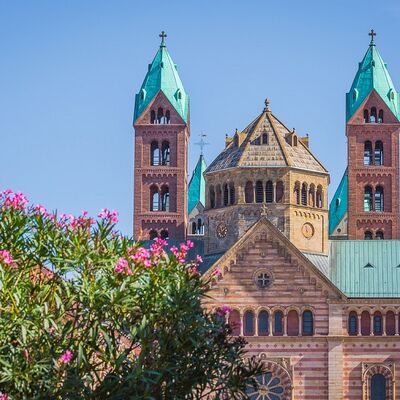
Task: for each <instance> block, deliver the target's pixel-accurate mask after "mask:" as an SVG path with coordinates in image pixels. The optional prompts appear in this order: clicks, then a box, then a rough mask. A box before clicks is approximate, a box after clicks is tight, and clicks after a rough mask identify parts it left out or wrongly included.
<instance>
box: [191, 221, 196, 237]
mask: <svg viewBox="0 0 400 400" xmlns="http://www.w3.org/2000/svg"><path fill="white" fill-rule="evenodd" d="M196 232H197V225H196V222H195V221H193V222H192V235H195V234H196Z"/></svg>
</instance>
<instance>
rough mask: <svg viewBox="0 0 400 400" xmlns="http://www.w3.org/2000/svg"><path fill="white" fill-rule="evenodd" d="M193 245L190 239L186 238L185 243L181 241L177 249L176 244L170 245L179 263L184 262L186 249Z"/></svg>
mask: <svg viewBox="0 0 400 400" xmlns="http://www.w3.org/2000/svg"><path fill="white" fill-rule="evenodd" d="M193 246H194V244H193V242H192V241H191V240H187V241H186V243H181V244H180V245H179V249H178V248H177V247H176V246H172V247H171V249H170V250H171V252H172V254H174V256H175V257H176V258H177V260H178V261H179V262H180V263H182V264H183V263H184V262H185V260H186V256H187V253H188V251H189V250H190V249H191V248H192V247H193Z"/></svg>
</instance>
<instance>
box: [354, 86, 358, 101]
mask: <svg viewBox="0 0 400 400" xmlns="http://www.w3.org/2000/svg"><path fill="white" fill-rule="evenodd" d="M357 98H358V90H357V89H354V90H353V101H356V100H357Z"/></svg>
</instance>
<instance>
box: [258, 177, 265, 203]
mask: <svg viewBox="0 0 400 400" xmlns="http://www.w3.org/2000/svg"><path fill="white" fill-rule="evenodd" d="M263 201H264V189H263V183H262V182H261V181H257V182H256V203H262V202H263Z"/></svg>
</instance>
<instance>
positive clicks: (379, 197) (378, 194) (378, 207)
mask: <svg viewBox="0 0 400 400" xmlns="http://www.w3.org/2000/svg"><path fill="white" fill-rule="evenodd" d="M375 211H376V212H383V187H382V186H377V188H376V190H375Z"/></svg>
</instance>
